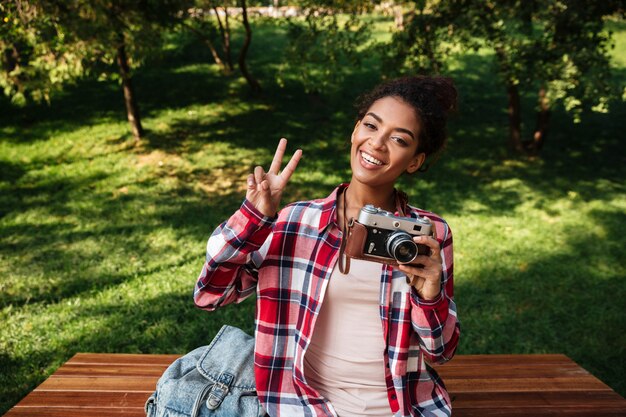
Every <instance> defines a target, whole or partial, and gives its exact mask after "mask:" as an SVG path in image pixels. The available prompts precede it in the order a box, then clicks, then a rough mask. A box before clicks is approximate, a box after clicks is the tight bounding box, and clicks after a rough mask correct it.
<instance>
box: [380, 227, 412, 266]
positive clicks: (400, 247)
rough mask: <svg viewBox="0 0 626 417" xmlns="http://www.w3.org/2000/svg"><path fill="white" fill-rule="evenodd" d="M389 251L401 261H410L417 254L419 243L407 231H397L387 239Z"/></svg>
mask: <svg viewBox="0 0 626 417" xmlns="http://www.w3.org/2000/svg"><path fill="white" fill-rule="evenodd" d="M387 252H388V253H389V254H390V255H391V256H393V258H394V259H395V260H396V261H398V262H400V263H403V264H405V263H409V262H411V261H413V259H415V257H416V256H417V244H416V243H415V242H413V238H412V237H411V235H410V234H408V233H406V232H396V233H394V234H392V235H391V236H389V239H388V240H387Z"/></svg>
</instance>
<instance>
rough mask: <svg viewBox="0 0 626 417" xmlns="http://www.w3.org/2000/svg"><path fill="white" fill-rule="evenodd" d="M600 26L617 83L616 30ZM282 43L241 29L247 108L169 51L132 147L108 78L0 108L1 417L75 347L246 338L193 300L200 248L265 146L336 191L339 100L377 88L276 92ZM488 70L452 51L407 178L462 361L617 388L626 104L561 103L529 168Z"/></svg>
mask: <svg viewBox="0 0 626 417" xmlns="http://www.w3.org/2000/svg"><path fill="white" fill-rule="evenodd" d="M377 24H378V23H377ZM612 25H613V30H615V31H616V35H617V36H616V40H617V41H618V42H619V43H618V46H617V47H616V48H615V49H614V51H613V53H614V68H615V71H616V72H615V76H616V77H617V80H618V81H619V82H621V83H622V85H623V84H624V81H625V80H626V47H625V45H626V43H625V42H626V38H625V34H626V28H624V25H623V22H613V23H612ZM381 33H382V32H381ZM283 34H284V32H283V31H282V29H281V28H277V27H275V26H273V25H272V24H270V23H263V24H261V25H260V26H258V27H257V29H256V32H255V41H254V43H253V47H252V50H251V51H252V53H253V55H252V60H251V69H252V71H253V73H254V74H255V75H257V76H258V77H259V78H260V79H261V81H262V82H263V85H264V87H265V94H264V95H263V96H261V97H250V96H249V94H248V92H247V87H246V86H245V84H243V83H242V81H241V80H239V79H236V78H224V77H222V76H220V75H219V74H218V73H217V72H216V70H215V68H214V67H212V66H211V65H209V64H208V63H209V62H210V60H209V54H208V53H207V52H206V51H205V50H203V49H202V47H201V46H200V45H198V44H189V45H187V46H185V45H182V46H180V47H179V48H169V49H168V50H167V51H166V52H164V54H165V55H164V57H163V58H162V59H161V60H160V61H155V62H153V63H151V64H150V65H147V66H146V67H145V69H143V70H141V71H139V72H138V73H137V76H136V79H135V81H136V85H137V91H138V94H139V100H140V104H141V110H142V113H143V116H144V125H145V127H146V129H147V135H146V138H145V140H143V141H142V142H141V143H140V144H138V145H136V144H135V143H134V142H133V140H132V138H130V136H129V134H128V128H127V124H126V122H125V115H124V112H123V108H122V103H123V101H122V97H121V92H120V91H119V87H118V86H117V85H116V84H112V83H107V82H95V81H84V82H81V83H79V84H78V85H76V86H75V87H71V88H69V89H68V90H67V91H66V92H65V93H64V94H63V95H60V96H58V97H56V98H55V99H54V101H53V103H52V105H51V106H50V107H46V106H32V107H28V108H25V109H15V108H11V107H10V106H8V105H7V104H6V103H4V102H3V103H0V308H1V310H0V322H1V323H2V326H0V398H1V400H0V413H3V412H5V411H6V410H8V408H10V407H11V406H12V405H14V404H15V403H16V402H18V401H19V399H20V398H22V397H23V396H24V395H26V394H27V393H28V392H29V390H31V389H33V388H34V387H35V386H36V385H37V384H39V383H41V382H42V381H43V380H44V379H45V377H46V376H47V375H49V374H50V373H51V372H53V371H54V370H55V369H56V368H57V367H58V366H59V365H60V364H61V363H63V362H64V361H65V360H67V359H68V358H69V357H70V356H72V355H73V354H74V353H75V352H85V351H89V352H145V353H184V352H186V351H188V350H191V349H192V348H194V347H197V346H198V345H202V344H206V343H208V342H209V341H210V340H211V338H212V337H213V335H214V334H215V333H216V332H217V330H218V329H219V328H220V327H221V325H222V324H232V325H236V326H240V327H242V328H243V329H244V330H246V331H248V332H252V330H253V325H254V323H253V318H254V300H252V299H249V300H247V301H245V302H244V303H243V305H237V306H228V307H225V308H223V309H221V310H219V311H217V312H214V313H206V312H203V311H200V310H197V309H195V307H194V306H193V303H192V299H191V292H192V288H193V285H194V283H195V279H196V277H197V274H198V273H199V271H200V269H201V267H202V262H203V259H204V247H205V242H206V239H207V237H208V236H209V234H210V233H211V231H212V230H213V229H214V228H215V227H216V226H217V225H218V224H219V223H220V222H221V221H223V220H224V219H225V218H227V217H228V215H229V214H231V213H232V212H233V211H234V210H235V209H236V208H237V207H238V205H239V204H240V202H241V200H242V197H243V188H242V186H243V180H244V178H245V176H246V174H247V173H248V172H249V171H250V169H251V168H252V166H253V165H255V164H258V163H260V164H264V165H267V164H268V163H269V162H270V160H271V156H272V154H273V150H274V147H275V144H276V142H277V140H278V139H279V138H280V137H283V136H284V137H287V138H289V139H290V145H289V147H290V148H291V149H295V148H296V147H301V148H302V149H303V150H304V157H303V159H302V162H301V164H300V166H299V168H298V171H297V173H296V174H295V175H294V176H293V178H292V182H291V185H290V187H289V189H288V192H287V195H286V196H285V198H284V200H285V201H290V200H294V199H304V198H307V199H308V198H315V197H320V196H325V195H326V194H327V193H328V192H329V191H330V190H332V188H333V187H334V186H335V185H336V184H337V183H338V182H340V181H344V180H348V179H349V169H348V168H349V166H348V155H347V148H346V145H345V144H346V139H347V138H348V135H349V133H350V131H351V129H352V125H353V122H354V115H353V111H352V107H351V102H352V99H353V98H354V97H355V96H356V95H357V94H358V93H360V92H362V91H363V90H365V89H367V88H369V87H370V86H371V85H372V83H373V82H374V81H375V80H376V79H377V78H378V74H377V67H376V66H374V65H365V66H364V67H363V68H356V69H355V68H351V69H350V71H347V74H346V82H345V84H344V89H343V90H342V91H341V93H340V94H339V93H338V94H333V95H332V96H330V97H317V96H307V95H305V94H304V93H303V92H302V89H301V88H300V87H299V86H298V84H297V83H296V82H295V81H294V82H292V83H288V84H287V85H286V86H285V87H283V88H278V87H277V86H276V85H274V84H273V83H272V81H271V80H272V78H273V71H275V70H276V68H277V67H276V65H275V64H276V63H277V62H279V60H280V51H281V50H280V47H279V46H277V45H280V44H281V42H284V39H282V38H281V36H282V35H283ZM381 36H382V35H381ZM176 42H181V39H179V38H176V37H173V39H172V43H173V44H174V45H176ZM491 58H492V57H491V56H490V55H488V54H486V53H477V54H467V55H462V56H459V57H457V60H456V62H455V65H454V66H453V67H452V75H453V76H454V77H455V79H456V80H457V83H458V86H459V90H460V94H461V111H460V113H459V115H458V117H456V118H455V120H454V121H453V123H452V126H451V129H450V134H451V139H450V144H449V147H448V148H449V149H448V151H447V153H446V154H445V155H444V157H443V158H442V159H441V160H440V162H439V163H438V164H437V165H436V166H435V167H434V168H433V169H432V170H431V171H430V172H428V173H426V174H420V175H418V176H415V177H412V178H405V179H403V180H402V188H403V189H404V190H405V191H407V192H408V193H409V195H410V196H411V197H412V201H413V203H414V204H416V205H419V206H421V207H423V208H426V209H430V210H433V211H435V212H438V213H439V214H441V215H443V216H444V217H445V218H446V219H447V220H448V222H449V223H450V225H451V227H452V228H453V231H454V233H455V257H456V265H455V275H456V294H455V295H456V301H457V304H458V307H459V317H460V319H461V324H462V338H461V345H460V348H459V353H461V354H467V353H548V352H558V353H564V354H566V355H568V356H570V357H571V358H573V359H574V360H575V361H577V362H578V363H579V364H581V365H582V366H584V367H585V368H586V369H588V370H589V371H590V372H592V373H593V374H594V375H596V376H597V377H599V378H600V379H602V380H603V381H605V382H606V383H607V384H609V385H610V386H611V387H612V388H614V389H615V390H617V391H618V392H619V393H620V394H621V395H625V394H626V383H625V382H624V381H625V380H624V375H625V374H626V366H625V363H624V358H625V357H626V351H625V349H624V347H625V346H626V336H625V334H626V332H624V325H623V324H622V323H623V320H624V313H623V309H624V306H625V305H626V294H625V290H626V283H625V280H624V278H625V276H626V274H625V270H624V269H625V264H626V262H625V259H624V249H623V248H624V247H626V237H625V236H626V227H625V225H626V214H625V213H626V190H625V188H626V187H625V185H624V180H623V179H624V178H625V177H626V172H625V169H624V166H625V164H624V162H626V161H624V156H623V155H625V154H626V152H625V150H626V149H625V148H626V145H625V144H624V141H623V122H622V121H623V120H625V119H626V108H625V105H624V103H623V102H616V103H613V106H612V108H611V112H610V113H608V114H589V115H585V117H584V118H583V122H582V123H581V124H577V125H574V124H573V123H572V122H571V120H570V119H569V118H568V117H567V116H566V115H564V114H563V113H562V112H560V111H556V112H555V114H554V116H553V124H552V128H551V131H550V136H549V138H548V141H547V143H546V148H545V149H544V151H543V153H542V155H541V158H536V159H532V160H528V159H525V158H517V157H514V156H511V155H510V154H508V153H507V151H506V150H505V143H506V132H507V126H506V114H505V104H506V103H505V96H504V87H503V86H502V85H501V83H500V82H499V81H497V78H496V77H495V76H494V74H493V66H492V61H491ZM532 100H533V99H532V97H525V103H524V106H525V108H531V107H532V103H533V101H532ZM526 121H527V122H528V123H530V122H531V121H532V119H531V117H530V116H528V120H526Z"/></svg>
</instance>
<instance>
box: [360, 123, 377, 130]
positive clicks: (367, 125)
mask: <svg viewBox="0 0 626 417" xmlns="http://www.w3.org/2000/svg"><path fill="white" fill-rule="evenodd" d="M363 125H364V126H365V127H366V128H368V129H376V126H374V125H373V124H372V123H363Z"/></svg>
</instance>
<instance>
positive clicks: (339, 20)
mask: <svg viewBox="0 0 626 417" xmlns="http://www.w3.org/2000/svg"><path fill="white" fill-rule="evenodd" d="M285 24H286V25H287V33H288V39H289V44H288V46H287V53H286V59H285V60H284V61H283V63H282V65H281V66H280V69H279V72H278V73H277V81H278V82H279V84H281V85H284V84H285V82H286V81H287V79H288V78H289V77H290V76H292V75H293V74H296V77H297V79H298V80H299V81H300V82H301V83H302V84H303V85H304V88H305V90H306V91H307V92H308V93H317V94H319V93H321V92H328V90H336V89H337V88H338V87H339V86H340V84H341V83H342V82H343V81H345V78H346V75H347V74H349V73H350V72H352V71H353V70H354V68H355V67H358V66H360V65H361V62H362V54H361V51H362V49H363V47H364V46H365V45H366V44H367V42H368V40H369V36H370V31H369V29H368V26H367V25H366V24H365V23H364V22H363V20H362V19H360V18H359V16H358V15H356V14H348V15H343V14H342V15H338V14H337V10H334V9H324V8H315V9H313V8H311V9H308V11H307V13H306V15H305V17H304V19H303V20H302V19H299V18H294V19H288V20H287V21H286V22H285Z"/></svg>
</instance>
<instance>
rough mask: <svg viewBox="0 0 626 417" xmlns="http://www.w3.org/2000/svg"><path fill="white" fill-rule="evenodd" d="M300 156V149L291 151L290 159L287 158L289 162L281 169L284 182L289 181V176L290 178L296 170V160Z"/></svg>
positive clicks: (298, 159) (297, 160)
mask: <svg viewBox="0 0 626 417" xmlns="http://www.w3.org/2000/svg"><path fill="white" fill-rule="evenodd" d="M301 157H302V149H298V150H297V151H295V152H294V153H293V156H292V157H291V159H290V160H289V162H288V163H287V165H286V166H285V169H283V172H282V174H281V175H282V177H283V179H284V181H285V182H287V181H289V178H291V175H292V174H293V173H294V171H295V170H296V167H297V166H298V162H300V158H301Z"/></svg>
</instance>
